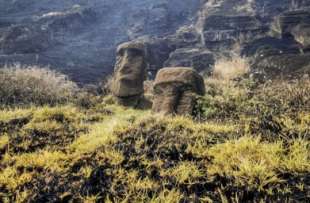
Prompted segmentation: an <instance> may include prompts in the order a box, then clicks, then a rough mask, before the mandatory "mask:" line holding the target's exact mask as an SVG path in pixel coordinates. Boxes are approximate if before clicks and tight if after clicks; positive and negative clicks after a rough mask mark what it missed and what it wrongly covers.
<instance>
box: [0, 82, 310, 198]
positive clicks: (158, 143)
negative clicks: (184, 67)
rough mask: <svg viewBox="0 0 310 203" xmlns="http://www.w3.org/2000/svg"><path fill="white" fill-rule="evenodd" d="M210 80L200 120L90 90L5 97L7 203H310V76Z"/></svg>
mask: <svg viewBox="0 0 310 203" xmlns="http://www.w3.org/2000/svg"><path fill="white" fill-rule="evenodd" d="M0 88H1V87H0ZM206 88H207V95H206V96H205V97H204V98H201V99H200V101H199V105H198V106H197V112H196V114H197V116H196V118H194V119H193V118H186V117H163V116H161V115H154V114H152V113H151V112H150V111H142V110H133V109H126V108H123V107H120V106H117V105H116V104H114V103H113V99H112V98H111V97H110V96H108V95H107V96H95V95H93V96H90V95H91V94H90V93H84V96H83V97H82V99H76V100H70V101H69V100H68V102H63V100H62V102H61V104H55V103H54V102H53V105H52V106H51V105H43V106H33V105H28V106H27V105H26V106H25V105H14V106H7V105H3V107H2V110H1V112H0V202H47V201H49V202H59V201H62V202H68V201H74V202H245V201H249V202H265V201H267V200H268V201H277V202H292V201H294V202H307V201H308V200H309V199H310V139H309V138H310V81H309V79H303V80H299V81H270V82H266V83H264V84H258V83H256V82H254V81H252V80H249V79H240V80H229V79H225V80H223V79H215V78H209V79H207V80H206ZM85 94H87V95H88V96H85ZM21 103H22V104H24V103H23V102H21ZM84 104H87V105H84Z"/></svg>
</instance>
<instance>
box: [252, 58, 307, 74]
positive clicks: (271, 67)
mask: <svg viewBox="0 0 310 203" xmlns="http://www.w3.org/2000/svg"><path fill="white" fill-rule="evenodd" d="M253 70H255V71H256V72H258V73H261V74H263V75H264V76H265V77H266V78H267V79H272V78H295V77H300V76H303V75H305V74H310V54H282V55H274V56H269V57H266V58H264V59H262V60H257V62H256V63H255V64H254V65H253Z"/></svg>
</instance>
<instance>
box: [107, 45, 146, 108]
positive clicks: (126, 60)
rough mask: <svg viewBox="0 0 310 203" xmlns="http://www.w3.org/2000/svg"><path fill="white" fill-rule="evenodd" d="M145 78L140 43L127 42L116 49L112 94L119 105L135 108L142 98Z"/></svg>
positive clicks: (142, 48)
mask: <svg viewBox="0 0 310 203" xmlns="http://www.w3.org/2000/svg"><path fill="white" fill-rule="evenodd" d="M145 78H146V50H145V45H144V44H143V43H140V42H127V43H124V44H121V45H120V46H119V47H118V48H117V57H116V64H115V67H114V78H113V83H112V93H113V95H114V96H115V98H116V100H117V102H118V103H119V104H120V105H124V106H131V107H137V106H138V105H139V101H140V100H141V98H142V97H143V82H144V80H145Z"/></svg>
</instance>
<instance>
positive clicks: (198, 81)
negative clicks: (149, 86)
mask: <svg viewBox="0 0 310 203" xmlns="http://www.w3.org/2000/svg"><path fill="white" fill-rule="evenodd" d="M204 94H205V86H204V80H203V77H202V76H200V75H199V74H198V73H197V72H196V71H195V70H194V69H192V68H186V67H173V68H172V67H171V68H163V69H161V70H160V71H159V72H158V73H157V76H156V78H155V82H154V101H153V107H152V110H153V111H154V112H158V113H163V114H165V115H167V114H178V115H193V112H194V107H195V104H196V102H197V96H199V95H204Z"/></svg>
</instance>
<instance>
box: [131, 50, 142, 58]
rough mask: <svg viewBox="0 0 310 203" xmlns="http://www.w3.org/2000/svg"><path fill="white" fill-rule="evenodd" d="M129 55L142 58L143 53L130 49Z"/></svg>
mask: <svg viewBox="0 0 310 203" xmlns="http://www.w3.org/2000/svg"><path fill="white" fill-rule="evenodd" d="M128 54H129V55H130V57H136V56H142V55H143V51H142V50H140V49H129V50H128Z"/></svg>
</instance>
